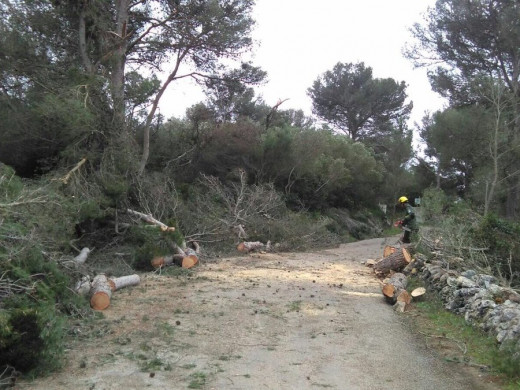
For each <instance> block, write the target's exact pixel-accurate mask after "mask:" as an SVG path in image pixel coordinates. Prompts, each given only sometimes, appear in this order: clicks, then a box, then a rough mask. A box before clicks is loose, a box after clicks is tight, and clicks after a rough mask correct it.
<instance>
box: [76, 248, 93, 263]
mask: <svg viewBox="0 0 520 390" xmlns="http://www.w3.org/2000/svg"><path fill="white" fill-rule="evenodd" d="M90 252H91V250H90V249H89V248H83V249H82V250H81V252H80V253H79V255H77V256H76V257H74V262H75V263H76V264H84V263H85V261H87V257H88V255H89V253H90Z"/></svg>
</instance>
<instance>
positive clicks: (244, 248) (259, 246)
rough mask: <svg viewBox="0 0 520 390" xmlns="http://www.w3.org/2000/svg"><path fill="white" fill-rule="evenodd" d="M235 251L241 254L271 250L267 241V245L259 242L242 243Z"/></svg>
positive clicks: (269, 242)
mask: <svg viewBox="0 0 520 390" xmlns="http://www.w3.org/2000/svg"><path fill="white" fill-rule="evenodd" d="M237 250H238V251H239V252H242V253H249V252H252V251H261V250H265V251H269V250H271V241H267V244H264V243H262V242H260V241H249V242H248V241H244V242H241V243H240V244H238V245H237Z"/></svg>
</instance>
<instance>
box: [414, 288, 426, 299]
mask: <svg viewBox="0 0 520 390" xmlns="http://www.w3.org/2000/svg"><path fill="white" fill-rule="evenodd" d="M424 294H426V289H425V288H424V287H417V288H416V289H415V290H413V291H412V292H411V296H412V298H413V300H414V301H416V300H421V299H422V298H423V297H424Z"/></svg>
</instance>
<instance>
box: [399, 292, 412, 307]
mask: <svg viewBox="0 0 520 390" xmlns="http://www.w3.org/2000/svg"><path fill="white" fill-rule="evenodd" d="M396 301H397V302H404V303H406V304H407V305H409V304H410V303H411V302H412V296H411V295H410V294H409V293H408V291H406V290H403V291H401V292H400V293H399V295H398V296H397V299H396Z"/></svg>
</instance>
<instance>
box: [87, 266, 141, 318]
mask: <svg viewBox="0 0 520 390" xmlns="http://www.w3.org/2000/svg"><path fill="white" fill-rule="evenodd" d="M140 282H141V278H140V277H139V275H136V274H134V275H126V276H120V277H118V278H110V279H109V278H107V277H106V275H105V274H99V275H97V276H96V277H95V278H94V279H93V280H92V283H91V284H90V307H92V308H93V309H94V310H105V309H106V308H107V307H108V306H110V299H111V298H112V292H114V291H117V290H120V289H122V288H124V287H128V286H136V285H138V284H139V283H140Z"/></svg>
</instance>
